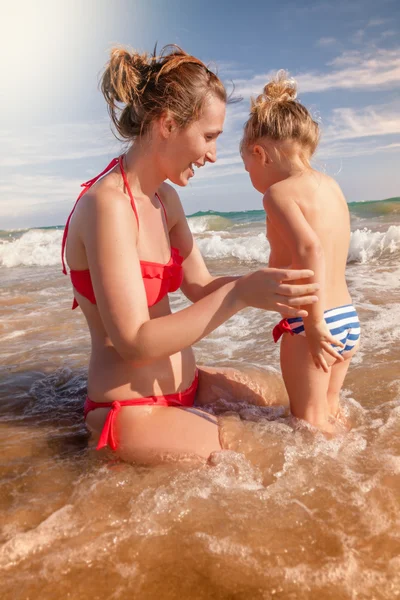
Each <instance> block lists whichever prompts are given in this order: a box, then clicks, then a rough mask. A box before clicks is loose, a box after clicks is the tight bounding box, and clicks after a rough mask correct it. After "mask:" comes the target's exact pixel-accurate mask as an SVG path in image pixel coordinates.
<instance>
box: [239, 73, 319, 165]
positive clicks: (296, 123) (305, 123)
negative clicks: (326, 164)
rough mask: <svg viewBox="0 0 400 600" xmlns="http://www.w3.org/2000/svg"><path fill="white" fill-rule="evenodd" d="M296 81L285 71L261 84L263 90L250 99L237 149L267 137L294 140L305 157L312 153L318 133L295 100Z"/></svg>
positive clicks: (278, 140)
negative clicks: (249, 106)
mask: <svg viewBox="0 0 400 600" xmlns="http://www.w3.org/2000/svg"><path fill="white" fill-rule="evenodd" d="M296 96H297V84H296V82H295V80H294V79H291V78H289V75H288V73H287V72H286V71H283V70H281V71H278V73H277V74H276V76H275V77H274V78H273V79H271V81H270V82H269V83H267V85H266V86H264V90H263V93H262V94H260V95H259V96H258V97H257V98H256V99H255V100H254V99H252V100H251V110H250V118H249V119H248V121H247V122H246V124H245V126H244V135H243V139H242V142H241V150H243V149H244V148H248V147H249V146H251V145H253V144H255V143H256V142H258V141H260V140H261V138H268V139H270V140H272V141H277V142H284V141H287V140H291V141H295V142H297V143H298V144H299V145H300V147H301V149H302V151H303V152H302V153H303V154H304V156H303V158H305V159H306V160H308V159H309V158H311V156H312V155H313V154H314V152H315V150H316V148H317V145H318V141H319V136H320V131H319V125H318V123H317V122H316V121H314V119H313V118H312V116H311V115H310V113H309V112H308V110H307V109H306V108H305V106H303V105H302V104H301V103H300V102H299V101H298V100H296Z"/></svg>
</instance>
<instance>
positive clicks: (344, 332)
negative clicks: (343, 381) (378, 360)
mask: <svg viewBox="0 0 400 600" xmlns="http://www.w3.org/2000/svg"><path fill="white" fill-rule="evenodd" d="M324 318H325V322H326V324H327V325H328V328H329V331H330V332H331V334H332V335H333V336H334V337H335V338H337V339H338V340H339V341H340V342H342V344H344V345H345V346H344V348H338V347H337V346H334V345H333V344H332V346H333V347H334V348H335V350H337V351H338V352H339V354H342V353H343V352H348V351H349V350H352V349H353V348H354V346H355V345H356V343H357V341H358V339H359V337H360V321H359V319H358V315H357V311H356V309H355V308H354V306H353V305H352V304H346V305H345V306H339V307H338V308H331V309H329V310H326V311H325V312H324ZM283 333H290V334H291V335H294V334H298V335H304V336H305V335H306V334H305V331H304V324H303V319H302V318H301V317H290V318H288V319H282V321H280V322H279V323H278V325H276V326H275V327H274V330H273V332H272V335H273V337H274V341H275V342H277V341H278V340H279V338H280V337H281V335H282V334H283Z"/></svg>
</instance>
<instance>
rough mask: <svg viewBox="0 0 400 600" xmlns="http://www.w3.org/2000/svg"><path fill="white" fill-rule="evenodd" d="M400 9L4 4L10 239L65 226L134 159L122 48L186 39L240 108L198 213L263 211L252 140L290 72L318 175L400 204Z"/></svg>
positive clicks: (4, 169) (4, 210) (360, 0)
mask: <svg viewBox="0 0 400 600" xmlns="http://www.w3.org/2000/svg"><path fill="white" fill-rule="evenodd" d="M399 34H400V3H399V2H398V0H379V2H376V0H374V1H372V0H371V1H370V0H352V1H351V2H348V1H344V0H337V1H335V2H333V1H329V2H327V1H325V0H320V1H318V0H315V1H314V0H313V1H311V0H310V1H308V0H298V1H297V2H286V1H285V0H282V1H281V2H280V3H278V2H276V1H273V2H270V1H268V0H263V1H259V0H253V1H252V2H251V3H244V2H243V1H242V0H241V1H240V2H239V1H237V0H230V1H229V2H226V1H223V0H214V1H213V2H211V1H209V0H204V1H203V2H201V3H200V2H194V1H191V0H168V1H167V0H135V1H134V0H112V1H110V0H85V1H84V0H68V1H67V0H36V1H35V2H32V1H28V0H20V1H19V2H18V3H16V2H15V3H8V4H7V5H5V6H3V7H2V19H1V23H0V50H1V56H2V57H3V58H2V61H1V65H0V77H1V81H2V85H1V90H0V110H1V116H2V118H1V121H0V140H1V144H0V164H1V173H0V229H11V228H22V227H32V226H41V225H42V226H49V225H55V224H63V223H64V221H65V219H66V216H67V214H68V212H69V210H70V208H71V207H72V204H73V202H74V200H75V198H76V196H77V195H78V193H79V185H80V183H81V182H82V181H85V180H87V179H89V178H90V177H91V176H93V175H94V174H96V173H97V172H100V171H101V170H102V169H103V168H104V167H105V165H106V164H107V163H108V161H109V160H110V159H111V158H112V157H113V156H115V155H117V154H118V153H119V152H120V151H121V145H120V144H119V143H118V142H117V141H116V140H115V138H114V137H113V135H112V133H111V131H110V126H109V119H108V115H107V111H106V105H105V102H104V100H103V97H102V95H101V93H100V92H99V90H98V77H99V74H100V73H101V70H102V68H103V66H104V64H105V63H106V61H107V57H108V52H109V49H110V48H111V47H112V46H113V45H114V44H126V45H130V46H132V47H134V48H138V49H140V50H148V51H151V50H152V49H153V47H154V44H155V42H158V46H159V48H161V47H162V46H163V45H164V44H167V43H176V44H179V45H180V46H182V47H183V48H184V49H185V50H186V51H188V52H190V53H192V54H195V55H196V56H198V57H199V58H201V59H202V60H204V61H205V62H206V63H209V62H210V63H212V64H215V65H216V66H217V67H218V73H219V75H220V76H221V78H222V79H223V80H224V81H225V82H226V84H227V87H228V89H231V87H232V82H234V84H235V90H236V93H237V94H240V95H241V96H243V101H242V102H240V103H238V104H234V105H231V106H229V107H228V115H227V120H226V124H225V128H224V133H223V135H222V136H221V138H220V141H219V148H218V150H219V152H218V160H217V163H216V164H215V165H208V166H207V167H206V168H205V169H202V170H201V171H198V172H196V176H195V177H194V179H193V180H192V181H191V183H190V185H189V186H188V187H187V188H181V189H180V195H181V199H182V201H183V204H184V207H185V211H186V214H191V213H193V212H196V211H198V210H210V209H211V210H218V211H229V210H248V209H256V208H261V197H260V195H259V194H258V193H257V192H256V191H255V190H253V189H252V187H251V184H250V181H249V179H248V175H247V173H246V172H245V171H244V168H243V165H242V162H241V159H240V156H239V152H238V144H239V140H240V137H241V130H242V127H243V123H244V121H245V120H246V118H247V115H248V108H249V98H250V96H251V95H256V94H257V93H260V92H261V90H262V87H263V85H264V84H265V83H266V81H267V80H268V78H269V76H270V74H271V73H272V72H275V71H276V70H278V69H280V68H285V69H287V70H289V72H290V74H291V75H292V76H293V77H294V78H295V79H297V81H298V86H299V98H300V100H301V101H302V102H303V103H304V104H305V105H306V106H307V107H308V108H309V109H310V110H311V111H312V114H313V115H314V116H316V117H317V118H318V119H319V120H320V123H321V128H322V141H321V144H320V148H319V150H318V153H317V155H316V159H315V166H316V167H317V168H319V169H322V170H324V171H325V172H327V173H328V174H330V175H332V176H334V177H335V178H336V179H337V180H338V182H339V183H340V185H341V186H342V188H343V190H344V193H345V194H346V197H347V199H348V201H349V202H350V201H361V200H376V199H383V198H387V197H391V196H399V195H400V168H399V165H400V162H399V158H400V95H399V90H400V35H399Z"/></svg>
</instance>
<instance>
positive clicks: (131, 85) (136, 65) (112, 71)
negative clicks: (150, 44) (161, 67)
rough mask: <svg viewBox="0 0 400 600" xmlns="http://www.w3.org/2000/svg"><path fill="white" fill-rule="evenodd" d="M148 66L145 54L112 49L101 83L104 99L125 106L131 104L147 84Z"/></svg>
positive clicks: (118, 48) (123, 49)
mask: <svg viewBox="0 0 400 600" xmlns="http://www.w3.org/2000/svg"><path fill="white" fill-rule="evenodd" d="M150 64H151V60H149V56H148V55H147V54H146V53H143V54H140V53H139V52H135V51H132V52H130V51H129V50H127V49H125V48H120V47H116V48H113V49H112V50H111V53H110V61H109V63H108V67H107V69H106V71H105V73H104V76H103V81H102V91H103V93H104V95H105V97H106V99H107V100H111V101H113V102H121V103H122V104H127V105H130V104H133V103H134V102H135V101H136V100H137V99H138V98H139V97H140V95H141V92H142V89H143V87H144V85H145V83H146V82H147V79H148V77H149V74H150V73H149V72H150V70H151V66H150Z"/></svg>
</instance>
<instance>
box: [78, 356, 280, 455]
mask: <svg viewBox="0 0 400 600" xmlns="http://www.w3.org/2000/svg"><path fill="white" fill-rule="evenodd" d="M220 398H223V399H225V400H229V401H242V402H248V403H250V404H256V405H258V406H269V405H272V404H281V405H282V404H287V394H286V391H285V387H284V384H283V382H282V378H281V376H280V374H279V373H277V372H275V371H264V370H262V369H257V368H256V367H245V368H244V370H243V371H241V370H239V369H234V368H231V367H226V368H214V367H199V387H198V391H197V395H196V400H195V405H194V407H192V408H189V409H188V410H185V409H182V408H172V407H168V408H166V407H160V406H137V407H136V406H134V407H129V406H128V407H125V408H123V409H122V410H121V411H120V413H119V414H118V418H117V422H116V435H117V439H118V442H119V446H118V448H117V450H116V452H115V455H116V456H118V457H120V458H122V459H123V460H126V461H128V462H139V463H144V464H152V463H157V462H160V461H162V460H166V459H168V460H170V459H171V458H174V459H182V458H183V457H185V458H192V459H193V458H194V459H196V458H197V459H201V460H204V459H206V460H207V459H208V458H209V457H210V455H211V454H213V453H214V452H217V451H220V450H222V449H223V448H224V442H223V440H222V436H220V428H219V426H218V419H217V417H215V416H213V415H210V414H209V413H206V412H204V411H202V410H201V408H200V407H201V406H203V405H206V404H209V403H211V402H215V401H216V400H219V399H220ZM108 412H109V409H107V408H98V409H96V410H93V411H91V412H89V413H88V416H87V419H86V423H87V426H88V428H89V430H90V431H91V432H92V433H93V437H94V439H95V440H96V441H97V439H98V437H99V435H100V432H101V430H102V428H103V426H104V422H105V420H106V417H107V414H108ZM202 413H203V416H201V415H202Z"/></svg>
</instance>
